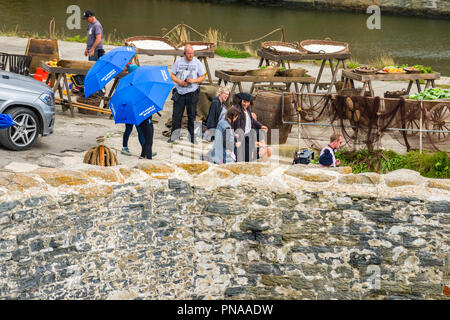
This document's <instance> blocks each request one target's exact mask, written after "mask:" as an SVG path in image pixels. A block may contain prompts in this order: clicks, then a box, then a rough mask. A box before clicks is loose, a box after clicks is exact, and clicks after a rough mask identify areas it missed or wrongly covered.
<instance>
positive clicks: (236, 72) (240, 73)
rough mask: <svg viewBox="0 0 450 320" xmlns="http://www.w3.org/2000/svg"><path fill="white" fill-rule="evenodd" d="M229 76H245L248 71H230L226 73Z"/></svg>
mask: <svg viewBox="0 0 450 320" xmlns="http://www.w3.org/2000/svg"><path fill="white" fill-rule="evenodd" d="M224 72H225V73H227V74H231V75H232V76H245V75H246V74H247V71H246V70H238V69H229V70H225V71H224Z"/></svg>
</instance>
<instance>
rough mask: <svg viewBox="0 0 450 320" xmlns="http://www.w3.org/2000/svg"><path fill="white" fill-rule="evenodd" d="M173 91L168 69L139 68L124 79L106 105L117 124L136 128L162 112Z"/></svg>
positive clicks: (156, 67) (154, 67) (157, 67)
mask: <svg viewBox="0 0 450 320" xmlns="http://www.w3.org/2000/svg"><path fill="white" fill-rule="evenodd" d="M173 87H174V83H173V81H172V79H171V78H170V74H169V70H168V69H167V67H160V66H141V67H139V68H137V69H136V70H135V71H133V73H131V74H129V75H127V76H125V77H123V78H122V79H121V80H120V82H119V85H118V86H117V89H116V91H115V92H114V94H113V96H112V97H111V100H110V102H109V107H110V108H111V112H112V114H113V117H114V120H115V122H116V123H128V124H135V125H139V124H140V123H141V122H142V121H144V120H145V119H147V118H148V117H150V116H151V115H152V114H154V113H156V112H158V111H161V110H162V109H163V107H164V103H165V102H166V100H167V97H168V96H169V94H170V91H171V90H172V88H173Z"/></svg>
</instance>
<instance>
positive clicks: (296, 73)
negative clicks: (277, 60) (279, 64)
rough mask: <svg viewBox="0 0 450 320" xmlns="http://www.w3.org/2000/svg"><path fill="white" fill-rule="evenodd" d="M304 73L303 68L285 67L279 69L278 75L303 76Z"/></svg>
mask: <svg viewBox="0 0 450 320" xmlns="http://www.w3.org/2000/svg"><path fill="white" fill-rule="evenodd" d="M305 74H306V70H305V69H301V68H299V69H287V70H284V71H280V75H281V76H282V77H303V76H304V75H305Z"/></svg>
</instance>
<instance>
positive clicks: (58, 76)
mask: <svg viewBox="0 0 450 320" xmlns="http://www.w3.org/2000/svg"><path fill="white" fill-rule="evenodd" d="M41 68H42V69H44V71H46V72H48V74H49V75H48V78H47V81H46V83H47V84H49V82H50V79H51V78H52V77H55V83H54V85H53V92H55V93H56V91H58V93H59V97H60V99H61V100H63V99H64V94H63V88H62V86H64V88H65V90H66V92H67V102H68V105H69V109H70V115H71V116H72V117H74V116H75V113H74V109H73V104H74V103H73V102H72V92H71V90H70V89H69V84H68V82H67V75H68V74H79V75H86V74H87V73H88V71H89V69H78V68H63V67H51V66H49V65H47V64H46V63H45V62H44V61H42V62H41ZM127 74H128V73H126V72H121V73H119V74H118V75H117V76H116V77H115V78H114V83H113V85H112V87H111V89H110V90H109V93H108V96H107V97H103V98H102V99H103V102H104V103H106V104H107V103H108V102H109V99H110V98H111V96H112V94H113V93H114V90H115V89H116V87H117V85H118V84H119V79H120V78H122V77H124V76H126V75H127ZM61 80H63V81H62V84H61ZM79 107H82V106H79ZM96 108H97V107H94V106H91V110H92V109H96ZM99 109H100V108H99ZM66 110H67V109H66V108H65V107H64V105H63V111H66ZM97 111H99V112H102V111H101V109H100V110H97Z"/></svg>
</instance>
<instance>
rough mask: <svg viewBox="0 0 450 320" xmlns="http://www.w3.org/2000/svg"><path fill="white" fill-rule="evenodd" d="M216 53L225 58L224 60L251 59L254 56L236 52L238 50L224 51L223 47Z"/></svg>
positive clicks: (245, 52) (218, 48)
mask: <svg viewBox="0 0 450 320" xmlns="http://www.w3.org/2000/svg"><path fill="white" fill-rule="evenodd" d="M214 52H215V53H216V54H217V55H218V56H221V57H224V58H232V59H242V58H249V57H251V56H252V55H251V54H250V53H248V52H247V51H239V50H236V49H224V48H222V47H217V49H216V50H215V51H214Z"/></svg>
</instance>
